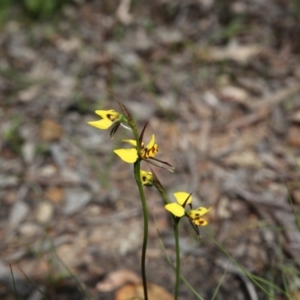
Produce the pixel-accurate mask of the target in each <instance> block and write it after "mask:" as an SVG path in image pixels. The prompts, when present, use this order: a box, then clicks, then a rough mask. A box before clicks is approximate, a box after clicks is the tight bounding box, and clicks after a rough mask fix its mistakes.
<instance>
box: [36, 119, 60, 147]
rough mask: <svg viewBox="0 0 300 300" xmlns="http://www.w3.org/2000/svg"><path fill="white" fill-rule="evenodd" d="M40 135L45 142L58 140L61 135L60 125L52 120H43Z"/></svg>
mask: <svg viewBox="0 0 300 300" xmlns="http://www.w3.org/2000/svg"><path fill="white" fill-rule="evenodd" d="M40 135H41V138H42V140H44V141H46V142H50V141H55V140H58V139H60V137H61V135H62V127H61V126H60V125H59V124H57V123H56V122H54V121H52V120H47V119H46V120H43V121H42V124H41V129H40Z"/></svg>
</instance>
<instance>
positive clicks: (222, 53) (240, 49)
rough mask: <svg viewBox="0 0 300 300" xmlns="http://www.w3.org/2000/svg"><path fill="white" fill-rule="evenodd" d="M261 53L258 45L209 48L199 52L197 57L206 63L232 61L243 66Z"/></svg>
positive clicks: (261, 49)
mask: <svg viewBox="0 0 300 300" xmlns="http://www.w3.org/2000/svg"><path fill="white" fill-rule="evenodd" d="M262 51H263V48H262V47H261V46H259V45H247V46H239V45H229V46H228V47H210V48H208V49H205V50H204V51H200V53H199V55H200V57H201V58H202V59H205V60H207V61H223V60H233V61H236V62H239V63H244V64H245V63H248V62H249V61H250V60H251V59H253V58H254V57H255V56H257V55H258V54H260V53H261V52H262Z"/></svg>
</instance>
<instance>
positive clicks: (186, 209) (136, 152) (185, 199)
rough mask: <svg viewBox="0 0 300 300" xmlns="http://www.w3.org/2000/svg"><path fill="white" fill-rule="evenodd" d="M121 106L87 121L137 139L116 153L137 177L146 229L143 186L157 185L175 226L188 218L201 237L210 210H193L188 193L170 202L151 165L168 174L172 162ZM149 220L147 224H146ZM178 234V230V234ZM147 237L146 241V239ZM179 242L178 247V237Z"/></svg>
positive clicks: (181, 194)
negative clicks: (123, 130)
mask: <svg viewBox="0 0 300 300" xmlns="http://www.w3.org/2000/svg"><path fill="white" fill-rule="evenodd" d="M116 100H117V102H118V104H119V105H120V107H121V110H122V113H119V112H117V111H115V110H112V109H110V110H96V111H95V112H96V114H97V115H99V116H100V117H101V119H100V120H97V121H91V122H88V124H89V125H91V126H94V127H96V128H98V129H102V130H106V129H110V128H111V131H110V137H111V138H113V136H114V134H115V133H116V132H117V130H118V128H119V127H120V125H121V126H123V127H125V128H127V129H129V130H130V131H131V132H132V133H133V135H134V139H124V140H123V142H124V143H127V144H129V145H130V146H131V147H130V148H122V149H115V150H114V153H115V154H116V155H118V156H119V157H120V158H121V159H122V160H123V161H124V162H126V163H128V164H133V165H134V174H135V177H136V182H137V185H138V188H139V191H140V196H141V200H142V205H143V209H144V230H145V231H147V230H148V229H147V228H148V227H147V222H148V216H147V205H146V204H145V202H143V199H145V196H144V192H143V187H142V186H154V187H156V188H157V190H158V191H159V193H160V194H161V196H162V197H163V199H164V201H165V209H166V210H167V211H169V212H170V213H171V214H172V217H173V220H174V224H175V225H176V226H178V223H179V221H180V220H181V218H183V217H187V218H188V220H189V221H190V223H191V225H192V227H193V228H194V230H195V231H196V233H197V234H198V236H200V235H199V228H198V226H205V225H207V224H208V222H207V221H206V220H205V219H203V218H202V217H203V216H204V215H205V214H207V213H208V212H209V210H210V208H205V207H198V208H196V209H193V207H192V195H191V194H190V193H187V192H182V191H179V192H176V193H174V197H175V199H176V202H170V201H169V199H168V197H167V195H166V192H165V190H164V188H163V186H162V184H161V183H160V181H159V180H158V178H157V176H156V174H155V172H154V171H153V169H152V168H151V165H154V166H156V167H160V168H164V169H166V170H168V171H171V172H174V167H173V166H172V165H170V164H169V163H167V162H165V161H162V160H160V159H158V158H157V157H156V156H157V154H158V151H159V146H158V144H156V141H155V135H154V134H152V136H151V139H150V141H149V142H148V144H144V142H143V136H144V132H145V129H146V127H147V123H146V124H145V126H144V128H143V129H142V131H141V133H140V134H139V133H138V130H137V127H136V124H135V122H134V121H133V118H132V116H131V114H130V113H129V111H128V110H127V108H126V107H125V105H124V104H122V103H121V102H120V101H119V100H118V99H116ZM141 161H145V162H146V163H147V164H148V166H149V168H150V171H145V170H141V169H140V162H141ZM145 219H146V221H145ZM177 235H178V231H177ZM145 236H146V238H145ZM146 241H147V232H146V233H145V232H144V244H143V246H145V247H144V248H143V250H144V252H143V254H145V252H146V244H147V242H146ZM177 241H178V244H179V240H178V236H177ZM143 254H142V275H144V276H143V284H144V295H145V299H148V298H147V285H146V279H145V278H146V276H145V274H144V273H145V268H143V267H145V265H144V264H145V255H143ZM177 254H178V255H177V256H178V259H179V256H180V255H179V253H177ZM177 271H178V273H179V261H177ZM177 279H178V282H179V280H180V279H179V275H178V276H177ZM177 295H178V285H177V288H176V289H175V299H177Z"/></svg>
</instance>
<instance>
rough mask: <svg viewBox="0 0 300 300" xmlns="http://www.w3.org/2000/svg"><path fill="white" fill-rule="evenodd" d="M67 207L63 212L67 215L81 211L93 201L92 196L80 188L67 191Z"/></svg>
mask: <svg viewBox="0 0 300 300" xmlns="http://www.w3.org/2000/svg"><path fill="white" fill-rule="evenodd" d="M65 200H66V202H65V206H64V208H63V212H64V214H66V215H71V214H74V213H76V212H78V211H80V210H81V209H82V208H83V207H84V206H86V205H87V204H88V203H89V202H90V201H91V200H92V194H91V193H90V192H88V191H86V190H83V189H80V188H74V189H66V190H65Z"/></svg>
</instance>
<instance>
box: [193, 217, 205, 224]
mask: <svg viewBox="0 0 300 300" xmlns="http://www.w3.org/2000/svg"><path fill="white" fill-rule="evenodd" d="M192 222H193V223H194V224H195V225H197V226H206V225H207V224H208V222H207V221H205V220H204V219H202V218H198V219H195V220H192Z"/></svg>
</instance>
